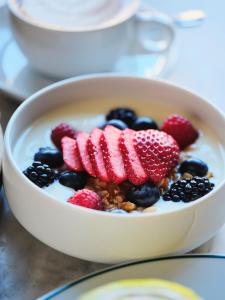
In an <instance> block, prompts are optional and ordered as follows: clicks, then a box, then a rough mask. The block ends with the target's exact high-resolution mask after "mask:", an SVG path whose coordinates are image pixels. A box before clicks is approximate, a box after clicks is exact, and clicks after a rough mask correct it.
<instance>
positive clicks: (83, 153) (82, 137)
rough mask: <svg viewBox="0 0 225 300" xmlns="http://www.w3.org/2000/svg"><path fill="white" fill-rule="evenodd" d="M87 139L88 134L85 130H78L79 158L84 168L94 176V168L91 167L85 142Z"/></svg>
mask: <svg viewBox="0 0 225 300" xmlns="http://www.w3.org/2000/svg"><path fill="white" fill-rule="evenodd" d="M88 139H89V134H88V133H86V132H79V133H78V134H77V147H78V151H79V154H80V160H81V163H82V165H83V167H84V169H85V170H86V171H87V173H89V174H90V175H91V176H95V172H94V169H93V168H92V164H91V160H90V157H89V154H88V148H87V143H88Z"/></svg>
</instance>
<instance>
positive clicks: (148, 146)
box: [133, 129, 179, 183]
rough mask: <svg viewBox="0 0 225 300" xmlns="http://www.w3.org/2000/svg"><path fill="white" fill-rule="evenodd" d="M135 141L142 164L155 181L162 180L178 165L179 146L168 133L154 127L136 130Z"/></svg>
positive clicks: (150, 177)
mask: <svg viewBox="0 0 225 300" xmlns="http://www.w3.org/2000/svg"><path fill="white" fill-rule="evenodd" d="M133 142H134V148H135V150H136V152H137V154H138V157H139V159H140V161H141V164H142V166H143V168H144V170H145V172H146V173H147V175H148V176H149V179H150V180H152V181H153V182H155V183H158V182H160V181H161V180H162V179H163V178H164V177H166V176H167V175H168V173H169V172H170V171H171V169H172V168H174V167H175V166H176V164H177V162H178V159H179V146H178V144H177V142H176V141H175V140H174V139H173V137H172V136H170V135H168V134H167V133H165V132H162V131H158V130H153V129H149V130H141V131H136V132H135V134H134V138H133Z"/></svg>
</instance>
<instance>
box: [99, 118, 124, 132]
mask: <svg viewBox="0 0 225 300" xmlns="http://www.w3.org/2000/svg"><path fill="white" fill-rule="evenodd" d="M107 125H111V126H114V127H116V128H118V129H121V130H123V129H126V128H127V124H126V123H124V122H123V121H121V120H116V119H112V120H110V121H108V122H105V123H104V124H103V125H101V126H100V127H99V128H101V129H104V128H105V127H106V126H107Z"/></svg>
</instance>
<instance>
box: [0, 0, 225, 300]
mask: <svg viewBox="0 0 225 300" xmlns="http://www.w3.org/2000/svg"><path fill="white" fill-rule="evenodd" d="M150 3H151V5H152V6H154V7H157V8H158V9H161V10H162V11H164V12H168V13H170V14H175V13H177V12H179V11H181V10H185V9H190V8H201V9H203V10H204V11H205V12H206V14H207V16H208V18H207V20H206V21H205V23H204V24H203V25H202V26H200V27H198V28H192V29H185V30H177V39H176V45H177V48H178V50H179V51H178V53H179V55H178V59H177V62H176V64H175V65H174V67H173V70H172V72H171V74H170V76H169V78H168V79H169V80H172V81H174V82H176V83H179V84H181V85H183V86H186V87H188V88H190V89H192V90H195V91H196V92H198V93H199V94H201V95H202V96H204V97H206V98H208V99H210V101H212V102H214V103H215V104H217V105H218V106H219V107H220V109H221V110H223V111H224V112H225V101H224V78H225V56H224V50H225V38H224V34H223V33H224V32H225V22H224V9H225V2H224V1H220V0H214V1H210V0H189V1H179V0H170V1H164V0H151V1H150ZM221 33H222V34H221ZM17 106H18V103H16V102H14V101H13V99H9V98H8V97H7V96H6V95H4V94H3V93H2V94H0V111H1V114H2V116H1V122H2V124H3V127H5V126H6V124H7V121H8V119H9V117H10V115H11V114H12V113H13V111H14V110H15V109H16V107H17ZM0 197H1V198H3V204H2V206H1V209H0V299H1V300H6V299H7V300H8V299H16V300H20V299H21V300H22V299H23V300H30V299H35V298H36V297H38V296H40V295H42V294H43V293H46V292H47V291H49V290H51V289H53V288H56V287H58V286H59V285H62V284H64V283H66V282H68V281H71V280H74V279H77V278H79V277H80V276H82V275H85V274H87V273H89V272H91V271H94V270H99V269H100V268H103V267H104V265H102V264H97V263H90V262H86V261H82V260H80V259H76V258H72V257H69V256H66V255H64V254H62V253H59V252H57V251H55V250H53V249H51V248H49V247H47V246H46V245H44V244H42V243H41V242H39V241H38V240H36V239H35V238H34V237H32V236H31V235H30V234H29V233H28V232H27V231H26V230H25V229H24V228H23V227H22V226H21V225H20V224H19V223H18V222H17V221H16V220H15V218H14V217H13V215H12V213H11V211H10V209H9V208H8V205H7V201H6V200H5V199H4V196H3V194H0ZM224 234H225V227H223V228H222V229H221V230H220V232H219V233H218V234H217V235H216V236H215V237H214V239H212V240H210V241H209V242H207V243H206V244H205V245H203V246H202V247H200V248H199V249H197V250H196V251H197V252H211V253H225V238H224Z"/></svg>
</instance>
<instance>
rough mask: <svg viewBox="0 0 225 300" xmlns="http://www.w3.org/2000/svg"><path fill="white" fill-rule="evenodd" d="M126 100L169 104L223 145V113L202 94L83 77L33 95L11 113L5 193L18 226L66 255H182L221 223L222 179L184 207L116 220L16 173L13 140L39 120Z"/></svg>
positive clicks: (108, 258) (103, 258) (106, 258)
mask: <svg viewBox="0 0 225 300" xmlns="http://www.w3.org/2000/svg"><path fill="white" fill-rule="evenodd" d="M125 98H126V99H136V100H137V105H140V106H141V105H142V106H144V105H145V104H146V103H148V105H149V103H151V102H152V105H151V106H150V107H151V111H153V110H154V107H155V105H156V106H157V103H167V104H169V105H171V106H172V107H174V110H176V109H178V108H179V107H182V110H183V111H186V112H191V113H194V114H196V115H197V116H198V117H199V118H201V119H202V120H204V121H205V122H207V125H208V126H210V127H211V128H212V129H213V130H214V132H215V133H216V134H217V136H218V138H219V139H220V141H221V143H222V144H223V146H224V147H225V135H224V128H225V117H224V116H223V115H222V114H221V112H220V111H219V110H218V109H216V108H215V107H214V106H212V105H211V104H209V103H208V102H207V101H205V100H204V99H202V98H200V97H199V96H197V95H195V94H193V93H191V92H189V91H187V90H184V89H182V88H180V87H177V86H175V85H172V84H169V83H166V82H162V81H155V80H149V79H143V78H136V77H119V76H105V75H102V76H101V75H98V76H84V77H79V78H77V79H69V80H66V81H62V82H59V83H56V84H54V85H51V86H49V87H47V88H45V89H43V90H41V91H39V92H38V93H36V94H34V95H33V96H31V97H30V98H29V99H27V100H26V101H25V102H24V103H23V104H22V105H21V106H20V107H19V108H18V109H17V111H16V112H15V113H14V115H13V116H12V118H11V120H10V122H9V124H8V127H7V130H6V134H5V156H4V161H3V171H4V186H5V191H6V195H7V198H8V201H9V204H10V207H11V209H12V211H13V213H14V215H15V217H16V218H17V219H18V221H19V222H20V223H21V224H22V225H23V226H24V227H25V228H26V229H27V230H28V231H29V232H30V233H31V234H33V235H34V236H35V237H36V238H38V239H39V240H40V241H42V242H43V243H46V244H47V245H49V246H51V247H53V248H55V249H57V250H59V251H62V252H64V253H66V254H69V255H72V256H75V257H79V258H82V259H86V260H91V261H96V262H105V263H115V262H120V261H125V260H131V259H141V258H147V257H152V256H156V255H165V254H169V253H179V252H185V251H189V250H191V249H193V248H195V247H197V246H199V245H200V244H202V243H204V242H205V241H207V240H208V239H210V238H211V237H212V236H213V235H214V234H215V232H216V231H217V230H218V229H219V228H220V227H221V226H222V225H223V224H224V221H225V201H224V194H225V182H224V180H223V181H222V182H221V183H220V184H219V185H217V186H216V187H215V188H214V190H213V191H212V192H210V193H209V194H208V195H206V196H204V197H202V198H201V199H199V200H197V201H195V202H192V203H189V204H188V205H187V206H186V207H185V208H179V209H176V210H175V211H172V212H164V213H163V212H161V213H160V212H156V213H154V214H152V215H150V214H138V215H135V214H134V215H115V214H109V213H107V212H99V211H95V210H89V209H86V208H83V207H79V206H71V205H70V204H68V203H62V202H59V201H57V200H56V199H54V198H53V197H51V196H50V195H49V194H47V193H46V192H44V191H43V190H41V189H39V188H38V187H36V186H35V185H34V184H33V183H31V182H30V181H29V180H28V179H27V178H26V177H25V176H24V175H23V174H22V172H21V171H20V170H19V168H18V166H17V164H16V161H15V160H14V158H13V155H12V149H13V147H14V142H15V141H16V140H17V139H18V137H19V135H20V133H21V132H22V131H23V130H24V129H25V128H26V127H27V126H28V125H29V124H30V123H31V122H33V121H34V120H35V119H36V118H38V117H40V116H42V115H43V114H45V113H46V112H47V111H49V110H52V109H53V108H56V107H58V106H63V105H64V104H65V103H70V102H76V101H84V100H87V101H88V99H99V105H101V100H102V101H103V99H104V101H107V99H117V100H118V99H119V100H121V104H122V103H123V100H122V99H125ZM156 100H157V101H156ZM146 101H147V102H146ZM104 105H105V104H104ZM146 107H147V106H146ZM151 111H146V115H151ZM34 138H35V137H34Z"/></svg>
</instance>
